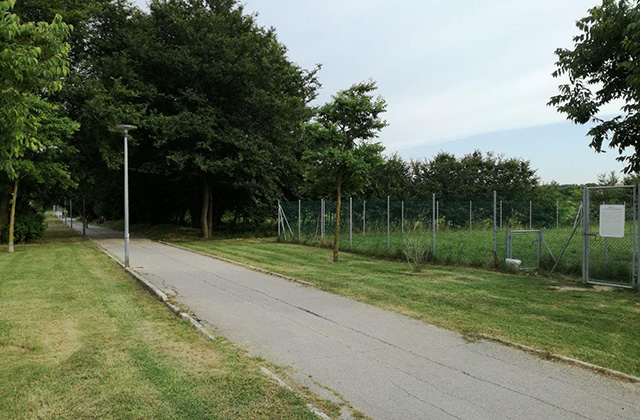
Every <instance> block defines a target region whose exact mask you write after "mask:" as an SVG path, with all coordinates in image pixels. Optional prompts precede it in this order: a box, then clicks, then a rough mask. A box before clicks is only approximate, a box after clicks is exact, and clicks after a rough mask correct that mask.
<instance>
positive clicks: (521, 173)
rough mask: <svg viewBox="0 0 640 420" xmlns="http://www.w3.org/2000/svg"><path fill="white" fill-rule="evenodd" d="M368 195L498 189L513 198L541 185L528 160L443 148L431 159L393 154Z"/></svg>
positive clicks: (449, 196) (444, 195) (445, 195)
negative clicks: (458, 154)
mask: <svg viewBox="0 0 640 420" xmlns="http://www.w3.org/2000/svg"><path fill="white" fill-rule="evenodd" d="M373 179H374V181H373V182H372V183H371V185H370V186H369V187H368V188H367V190H365V195H367V196H376V197H379V198H383V197H385V196H387V195H391V196H395V197H402V198H425V199H428V198H430V197H431V195H432V194H437V195H438V197H439V199H443V200H448V201H458V200H472V199H480V200H487V199H488V197H490V196H491V195H492V194H493V191H496V192H497V193H498V195H499V196H501V197H509V198H510V199H513V200H518V199H524V198H526V197H529V196H530V195H531V194H532V193H533V191H534V188H535V187H536V186H537V185H538V183H539V179H538V177H537V175H536V171H535V170H534V169H532V168H531V164H530V163H529V162H528V161H525V160H523V159H518V158H506V157H504V156H501V155H495V154H494V153H491V152H489V153H486V154H483V153H482V152H480V151H474V152H472V153H469V154H466V155H463V156H462V157H459V158H458V157H456V156H455V155H453V154H451V153H447V152H440V153H438V154H437V155H436V156H434V157H433V158H431V159H424V160H412V161H405V160H403V159H402V158H400V157H399V156H397V155H393V156H389V157H387V158H386V159H385V161H384V164H383V165H382V166H381V167H380V168H379V169H378V170H376V173H375V175H374V178H373Z"/></svg>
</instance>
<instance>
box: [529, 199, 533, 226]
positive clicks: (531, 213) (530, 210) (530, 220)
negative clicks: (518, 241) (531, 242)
mask: <svg viewBox="0 0 640 420" xmlns="http://www.w3.org/2000/svg"><path fill="white" fill-rule="evenodd" d="M532 208H533V207H532V206H531V200H529V230H531V229H533V227H532V226H533V211H532Z"/></svg>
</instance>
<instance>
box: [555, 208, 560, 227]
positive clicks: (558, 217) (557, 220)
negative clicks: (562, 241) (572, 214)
mask: <svg viewBox="0 0 640 420" xmlns="http://www.w3.org/2000/svg"><path fill="white" fill-rule="evenodd" d="M559 227H560V203H559V202H558V201H556V229H558V228H559Z"/></svg>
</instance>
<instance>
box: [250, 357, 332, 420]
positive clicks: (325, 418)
mask: <svg viewBox="0 0 640 420" xmlns="http://www.w3.org/2000/svg"><path fill="white" fill-rule="evenodd" d="M260 372H262V373H263V374H265V375H266V376H268V377H269V378H271V379H273V380H274V381H275V382H276V383H277V384H278V385H280V386H281V387H282V388H284V389H286V390H288V391H291V392H295V391H294V390H293V388H291V387H290V386H289V384H287V383H286V382H285V381H283V380H282V379H280V377H279V376H278V375H276V374H275V373H273V372H271V371H270V370H269V369H267V368H266V367H264V366H263V367H261V368H260ZM307 409H308V410H309V411H311V412H312V413H313V414H315V415H316V416H318V417H320V418H321V419H322V420H331V417H329V416H327V415H326V414H325V413H323V412H322V411H321V410H320V409H318V407H316V406H315V405H313V404H311V403H309V404H307Z"/></svg>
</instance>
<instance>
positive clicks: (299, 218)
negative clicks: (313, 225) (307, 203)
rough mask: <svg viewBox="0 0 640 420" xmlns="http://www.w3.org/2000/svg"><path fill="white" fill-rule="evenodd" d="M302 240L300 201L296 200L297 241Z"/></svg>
mask: <svg viewBox="0 0 640 420" xmlns="http://www.w3.org/2000/svg"><path fill="white" fill-rule="evenodd" d="M301 240H302V201H301V200H298V241H301Z"/></svg>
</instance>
